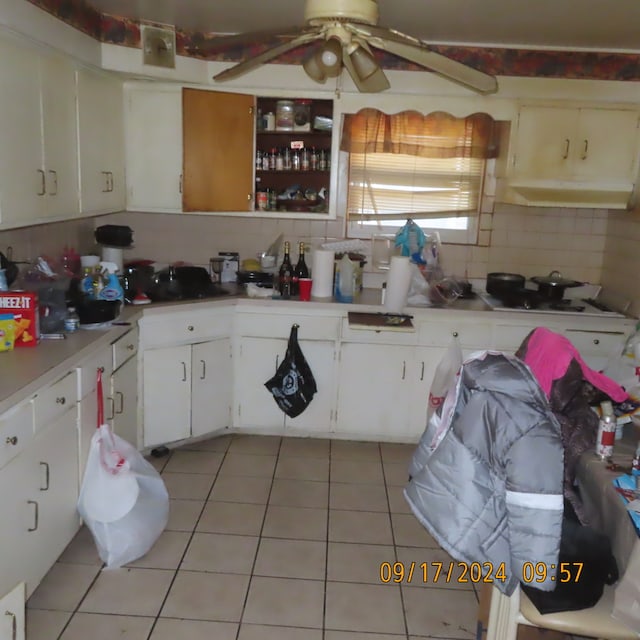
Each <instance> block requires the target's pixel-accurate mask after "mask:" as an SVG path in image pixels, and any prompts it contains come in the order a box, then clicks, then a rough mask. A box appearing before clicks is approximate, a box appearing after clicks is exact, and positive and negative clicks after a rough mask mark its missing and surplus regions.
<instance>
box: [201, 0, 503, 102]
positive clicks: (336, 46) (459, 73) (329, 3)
mask: <svg viewBox="0 0 640 640" xmlns="http://www.w3.org/2000/svg"><path fill="white" fill-rule="evenodd" d="M377 25H378V3H377V0H305V10H304V25H298V26H293V27H285V28H282V29H274V30H263V31H254V32H247V33H239V34H236V35H230V36H220V37H216V38H212V39H210V40H207V41H205V42H203V43H202V44H201V45H199V46H197V47H195V48H193V49H192V51H193V52H195V53H199V52H204V53H208V54H211V53H222V52H224V51H227V50H228V49H229V48H230V47H236V46H251V45H259V44H262V43H265V44H268V43H271V42H273V41H282V42H280V43H279V44H276V45H275V46H272V47H270V48H268V49H266V50H265V51H263V52H262V53H260V54H258V55H257V56H254V57H253V58H250V59H247V60H245V61H243V62H240V63H238V64H236V65H234V66H232V67H230V68H229V69H226V70H225V71H222V72H220V73H218V74H217V75H215V76H214V77H213V79H214V80H216V81H218V82H221V81H224V80H231V79H232V78H237V77H238V76H241V75H243V74H244V73H247V72H248V71H251V70H252V69H255V68H256V67H257V66H259V65H261V64H264V63H266V62H269V61H270V60H273V59H274V58H277V57H278V56H280V55H282V54H283V53H286V52H287V51H290V50H291V49H295V48H296V47H300V46H302V45H306V44H309V43H313V42H317V44H315V45H314V46H313V47H312V48H311V53H310V55H309V56H307V57H306V59H305V60H304V61H303V68H304V70H305V72H306V73H307V75H308V76H309V77H311V78H312V79H313V80H315V81H316V82H321V83H324V82H326V80H327V78H331V77H336V76H338V75H340V73H341V72H342V68H343V66H344V68H346V69H347V71H348V72H349V75H350V76H351V78H352V79H353V81H354V83H355V85H356V87H357V88H358V90H359V91H362V92H366V93H372V92H378V91H384V90H385V89H388V88H389V86H390V85H389V81H388V79H387V77H386V76H385V74H384V72H383V71H382V69H381V68H380V66H379V65H378V63H377V61H376V59H375V58H374V56H373V53H372V49H381V50H383V51H387V52H389V53H391V54H393V55H396V56H398V57H400V58H404V59H406V60H409V61H410V62H413V63H415V64H418V65H420V66H422V67H425V68H426V69H428V70H430V71H433V72H434V73H437V74H438V75H440V76H442V77H444V78H447V79H448V80H452V81H453V82H457V83H458V84H461V85H463V86H465V87H467V88H468V89H471V90H473V91H476V92H478V93H482V94H488V93H494V92H495V91H497V89H498V83H497V81H496V79H495V77H494V76H491V75H488V74H486V73H483V72H481V71H478V70H477V69H474V68H472V67H469V66H467V65H464V64H462V63H460V62H457V61H456V60H452V59H451V58H448V57H446V56H443V55H441V54H439V53H436V52H434V51H431V50H430V49H429V47H428V46H427V45H426V44H425V43H423V42H422V41H421V40H418V39H417V38H413V37H412V36H408V35H405V34H403V33H401V32H399V31H395V30H394V29H389V28H387V27H380V26H377Z"/></svg>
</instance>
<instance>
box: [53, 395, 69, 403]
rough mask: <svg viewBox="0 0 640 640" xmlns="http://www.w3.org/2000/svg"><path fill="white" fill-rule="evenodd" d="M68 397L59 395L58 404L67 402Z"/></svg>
mask: <svg viewBox="0 0 640 640" xmlns="http://www.w3.org/2000/svg"><path fill="white" fill-rule="evenodd" d="M66 402H67V399H66V398H65V397H64V396H59V397H57V398H56V404H65V403H66Z"/></svg>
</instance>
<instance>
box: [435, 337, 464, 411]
mask: <svg viewBox="0 0 640 640" xmlns="http://www.w3.org/2000/svg"><path fill="white" fill-rule="evenodd" d="M461 366H462V349H461V347H460V341H459V340H458V338H457V337H455V336H454V337H453V338H452V339H451V342H450V344H449V346H448V348H447V350H446V351H445V353H444V355H443V356H442V360H440V362H439V363H438V366H437V367H436V371H435V373H434V374H433V382H432V383H431V389H430V390H429V405H428V407H427V422H429V419H430V418H431V416H432V415H433V414H434V413H435V412H436V411H437V410H438V408H439V407H441V406H442V403H443V402H444V399H445V398H446V396H447V392H448V391H449V389H453V388H454V387H455V384H456V377H457V375H458V371H459V370H460V367H461Z"/></svg>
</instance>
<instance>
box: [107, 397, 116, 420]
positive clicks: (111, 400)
mask: <svg viewBox="0 0 640 640" xmlns="http://www.w3.org/2000/svg"><path fill="white" fill-rule="evenodd" d="M107 400H108V401H109V406H110V407H111V412H110V414H109V417H108V418H107V420H113V418H114V417H115V415H116V414H115V406H116V403H115V402H114V401H113V398H112V397H111V396H109V397H108V398H107Z"/></svg>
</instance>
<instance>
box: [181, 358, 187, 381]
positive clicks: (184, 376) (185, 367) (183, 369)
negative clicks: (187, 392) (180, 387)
mask: <svg viewBox="0 0 640 640" xmlns="http://www.w3.org/2000/svg"><path fill="white" fill-rule="evenodd" d="M186 381H187V364H186V362H183V363H182V382H186Z"/></svg>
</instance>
